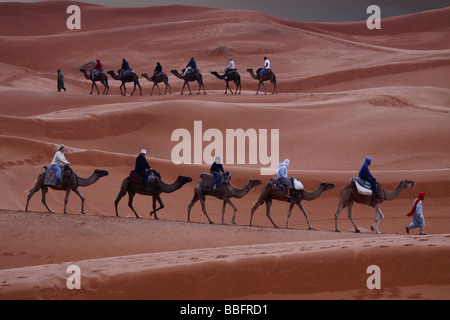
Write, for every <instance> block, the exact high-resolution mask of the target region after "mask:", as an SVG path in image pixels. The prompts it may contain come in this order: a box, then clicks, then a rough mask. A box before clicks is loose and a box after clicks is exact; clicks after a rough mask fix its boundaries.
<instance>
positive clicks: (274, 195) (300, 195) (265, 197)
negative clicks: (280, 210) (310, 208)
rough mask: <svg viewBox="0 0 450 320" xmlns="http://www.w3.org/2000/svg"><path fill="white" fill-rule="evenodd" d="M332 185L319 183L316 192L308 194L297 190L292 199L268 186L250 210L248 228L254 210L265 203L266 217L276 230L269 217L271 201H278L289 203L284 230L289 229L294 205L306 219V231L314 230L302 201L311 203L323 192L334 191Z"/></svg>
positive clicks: (282, 191)
mask: <svg viewBox="0 0 450 320" xmlns="http://www.w3.org/2000/svg"><path fill="white" fill-rule="evenodd" d="M334 187H335V186H334V184H332V183H327V182H321V183H320V184H319V185H318V186H317V188H316V190H314V191H312V192H309V191H307V190H305V189H302V190H298V191H297V193H296V194H295V195H292V198H287V197H286V191H285V190H281V191H280V190H272V185H271V184H268V185H266V186H265V187H264V188H263V189H262V190H261V196H260V197H259V199H258V201H257V202H256V203H255V206H254V207H253V208H252V210H251V217H250V224H249V225H250V226H251V225H252V220H253V214H254V213H255V211H256V209H258V207H259V206H260V205H262V204H263V203H264V202H265V203H266V216H267V218H269V220H270V222H272V224H273V226H274V227H275V228H278V226H277V225H276V224H275V222H273V220H272V218H271V216H270V206H271V205H272V200H278V201H284V202H290V206H289V211H288V213H287V219H286V229H289V218H290V216H291V212H292V208H293V207H294V205H297V206H298V207H299V208H300V210H302V212H303V214H304V215H305V218H306V223H307V224H308V229H309V230H313V229H314V228H313V227H312V226H311V223H310V222H309V218H308V214H307V213H306V210H305V208H304V207H303V205H302V203H301V202H302V200H307V201H311V200H314V199H316V198H318V197H320V196H321V195H322V193H323V192H325V191H327V190H329V189H334Z"/></svg>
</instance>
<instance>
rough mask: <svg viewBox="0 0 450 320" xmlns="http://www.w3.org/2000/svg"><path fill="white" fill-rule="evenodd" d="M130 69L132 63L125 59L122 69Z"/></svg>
mask: <svg viewBox="0 0 450 320" xmlns="http://www.w3.org/2000/svg"><path fill="white" fill-rule="evenodd" d="M128 69H130V65H129V64H128V61H127V60H125V59H123V60H122V67H121V70H128Z"/></svg>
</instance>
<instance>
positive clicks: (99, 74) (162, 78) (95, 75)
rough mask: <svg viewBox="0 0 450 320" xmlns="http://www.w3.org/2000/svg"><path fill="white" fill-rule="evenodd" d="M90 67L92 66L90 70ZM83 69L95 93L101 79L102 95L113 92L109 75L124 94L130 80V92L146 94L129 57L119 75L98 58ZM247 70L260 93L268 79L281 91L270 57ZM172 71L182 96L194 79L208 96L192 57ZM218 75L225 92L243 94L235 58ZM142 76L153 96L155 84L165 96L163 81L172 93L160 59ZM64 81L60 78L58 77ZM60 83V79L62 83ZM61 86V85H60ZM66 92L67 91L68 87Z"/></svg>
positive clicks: (273, 92) (276, 90)
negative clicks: (162, 87) (110, 88)
mask: <svg viewBox="0 0 450 320" xmlns="http://www.w3.org/2000/svg"><path fill="white" fill-rule="evenodd" d="M88 69H90V71H89V73H88V71H87V70H88ZM79 70H80V72H81V73H82V74H83V76H84V78H85V79H86V80H90V81H91V82H92V85H91V92H90V94H92V92H93V91H94V88H95V89H96V91H97V94H100V90H99V89H98V86H97V82H100V84H101V85H103V87H104V89H103V92H102V94H103V95H107V94H108V92H109V84H108V75H109V76H110V77H111V78H112V79H113V80H117V81H120V82H121V85H120V87H119V88H120V94H121V95H123V96H126V95H127V89H126V83H128V82H132V83H133V85H134V87H133V91H132V92H131V94H130V95H133V94H134V92H135V91H136V87H138V88H139V94H140V95H142V87H141V85H140V83H139V76H138V75H137V73H135V72H134V71H133V69H132V68H131V67H130V65H129V63H128V61H127V60H126V59H122V66H121V68H120V70H118V71H117V74H116V72H115V71H114V70H109V71H107V72H105V70H104V68H103V64H102V63H101V62H100V60H99V59H96V60H95V61H89V62H87V63H85V64H83V65H82V66H80V68H79ZM246 71H247V72H248V73H249V74H250V76H251V78H252V79H254V80H257V81H258V88H257V90H256V94H259V90H260V88H261V86H262V87H263V88H264V94H267V89H266V86H265V84H264V82H266V81H269V82H270V83H271V84H272V85H273V91H272V94H278V87H277V79H276V75H275V73H274V72H273V71H272V69H271V68H270V61H269V59H268V58H267V57H264V66H263V67H261V68H259V69H258V70H257V71H256V73H255V72H254V71H253V69H246ZM170 73H171V74H173V75H174V76H175V77H176V78H178V79H180V80H183V81H184V83H183V87H182V90H181V95H183V94H184V89H185V88H186V87H187V89H188V90H189V95H192V91H191V87H190V85H189V83H190V82H197V83H198V86H199V87H198V91H197V95H199V94H200V93H201V91H202V89H203V93H204V94H205V95H206V90H205V85H204V83H203V76H202V74H201V73H200V71H199V69H198V68H197V63H196V62H195V60H194V58H191V60H190V61H189V63H188V64H187V65H186V68H184V69H182V70H181V73H180V72H178V70H170ZM211 74H212V75H214V76H215V77H216V78H218V79H220V80H224V81H225V94H227V93H228V90H230V92H231V94H238V91H239V94H241V90H242V86H241V76H240V74H239V72H238V70H237V68H236V66H235V63H234V61H233V59H230V62H229V65H228V67H227V68H226V69H225V70H224V73H223V74H222V75H220V74H219V73H218V72H216V71H212V72H211ZM141 77H143V78H145V79H147V80H148V81H149V82H152V83H153V87H152V91H151V93H150V95H153V90H154V89H155V87H156V88H157V89H158V91H159V95H161V94H162V93H161V89H160V88H159V85H158V84H159V83H164V84H165V86H166V90H165V92H164V95H166V94H167V89H169V94H172V90H171V87H170V84H169V77H168V76H167V74H166V73H164V71H163V68H162V65H161V63H160V62H157V64H156V67H155V69H154V71H153V74H152V76H149V74H147V73H142V74H141ZM58 81H60V80H58ZM230 82H233V83H234V84H235V85H236V90H235V92H233V90H231V87H230ZM58 83H59V82H58ZM58 88H59V84H58ZM64 91H65V90H64Z"/></svg>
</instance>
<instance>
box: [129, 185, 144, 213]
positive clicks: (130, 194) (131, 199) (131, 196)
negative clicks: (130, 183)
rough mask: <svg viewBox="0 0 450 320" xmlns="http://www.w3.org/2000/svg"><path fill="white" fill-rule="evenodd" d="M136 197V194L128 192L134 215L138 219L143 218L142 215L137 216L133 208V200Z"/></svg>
mask: <svg viewBox="0 0 450 320" xmlns="http://www.w3.org/2000/svg"><path fill="white" fill-rule="evenodd" d="M134 196H135V193H134V192H130V191H128V206H129V207H130V208H131V210H133V212H134V214H135V215H136V218H141V216H140V215H138V214H137V212H136V211H135V210H134V208H133V198H134Z"/></svg>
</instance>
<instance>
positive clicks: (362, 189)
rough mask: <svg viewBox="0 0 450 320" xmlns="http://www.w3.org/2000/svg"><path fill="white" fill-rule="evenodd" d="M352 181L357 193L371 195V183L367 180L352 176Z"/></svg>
mask: <svg viewBox="0 0 450 320" xmlns="http://www.w3.org/2000/svg"><path fill="white" fill-rule="evenodd" d="M353 181H354V182H355V186H356V189H357V190H358V192H359V194H362V195H365V196H371V195H372V184H371V183H370V182H369V181H366V180H363V179H361V178H352V182H353Z"/></svg>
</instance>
